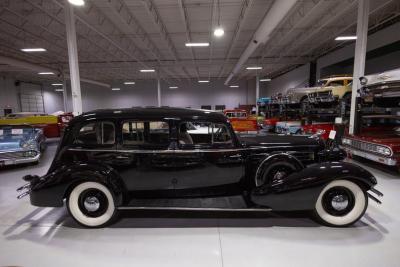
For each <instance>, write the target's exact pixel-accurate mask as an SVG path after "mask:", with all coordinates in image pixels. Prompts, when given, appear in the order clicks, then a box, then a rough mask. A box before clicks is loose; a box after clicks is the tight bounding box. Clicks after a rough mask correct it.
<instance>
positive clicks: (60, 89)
mask: <svg viewBox="0 0 400 267" xmlns="http://www.w3.org/2000/svg"><path fill="white" fill-rule="evenodd" d="M54 91H56V92H64V89H62V88H58V89H54Z"/></svg>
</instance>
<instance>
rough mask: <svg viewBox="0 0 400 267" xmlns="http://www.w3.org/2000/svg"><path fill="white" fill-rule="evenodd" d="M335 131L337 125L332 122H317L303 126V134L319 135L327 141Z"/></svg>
mask: <svg viewBox="0 0 400 267" xmlns="http://www.w3.org/2000/svg"><path fill="white" fill-rule="evenodd" d="M334 129H335V124H334V123H332V122H316V123H311V124H307V125H303V126H302V133H303V134H308V135H310V134H319V135H320V136H321V138H322V139H324V140H327V139H328V138H329V133H330V132H331V131H332V130H334Z"/></svg>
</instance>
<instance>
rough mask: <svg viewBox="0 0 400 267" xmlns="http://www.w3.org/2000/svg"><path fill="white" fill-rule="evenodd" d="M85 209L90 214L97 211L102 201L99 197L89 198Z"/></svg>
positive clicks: (86, 199) (86, 200)
mask: <svg viewBox="0 0 400 267" xmlns="http://www.w3.org/2000/svg"><path fill="white" fill-rule="evenodd" d="M83 205H84V206H85V209H86V210H87V211H90V212H94V211H97V210H98V209H99V208H100V201H99V199H98V198H97V197H93V196H91V197H87V198H85V201H84V202H83Z"/></svg>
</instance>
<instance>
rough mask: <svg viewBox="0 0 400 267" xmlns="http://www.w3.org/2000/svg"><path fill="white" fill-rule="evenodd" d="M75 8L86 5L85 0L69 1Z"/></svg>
mask: <svg viewBox="0 0 400 267" xmlns="http://www.w3.org/2000/svg"><path fill="white" fill-rule="evenodd" d="M68 2H70V3H71V4H73V5H74V6H83V5H84V4H85V1H84V0H68Z"/></svg>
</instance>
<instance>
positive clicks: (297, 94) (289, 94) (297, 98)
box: [284, 87, 314, 104]
mask: <svg viewBox="0 0 400 267" xmlns="http://www.w3.org/2000/svg"><path fill="white" fill-rule="evenodd" d="M313 91H314V88H313V87H304V88H290V89H288V90H287V91H286V93H285V96H284V103H286V104H300V103H302V102H304V101H308V94H309V93H311V92H313Z"/></svg>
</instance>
